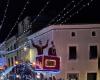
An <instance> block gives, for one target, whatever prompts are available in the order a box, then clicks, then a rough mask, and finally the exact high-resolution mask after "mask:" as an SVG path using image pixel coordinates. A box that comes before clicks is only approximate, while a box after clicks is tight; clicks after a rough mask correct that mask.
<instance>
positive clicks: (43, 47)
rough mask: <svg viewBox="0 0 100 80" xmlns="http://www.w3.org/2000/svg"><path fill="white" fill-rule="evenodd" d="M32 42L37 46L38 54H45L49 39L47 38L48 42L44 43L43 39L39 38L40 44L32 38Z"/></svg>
mask: <svg viewBox="0 0 100 80" xmlns="http://www.w3.org/2000/svg"><path fill="white" fill-rule="evenodd" d="M31 42H32V45H33V47H35V48H37V52H38V55H43V50H44V49H45V48H46V47H48V42H49V40H47V42H46V44H45V45H42V41H41V40H39V45H36V44H35V43H34V42H33V40H31Z"/></svg>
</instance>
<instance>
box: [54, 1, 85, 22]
mask: <svg viewBox="0 0 100 80" xmlns="http://www.w3.org/2000/svg"><path fill="white" fill-rule="evenodd" d="M82 1H84V0H80V1H79V2H78V3H77V4H76V5H75V4H74V5H73V7H72V8H71V9H70V10H68V11H67V12H66V13H64V14H63V16H62V17H60V20H62V19H64V17H65V16H66V15H68V14H69V13H70V12H71V11H72V10H74V9H75V8H76V7H77V6H79V5H80V4H81V2H82ZM69 17H72V16H69ZM56 23H58V21H56V22H55V23H54V24H56Z"/></svg>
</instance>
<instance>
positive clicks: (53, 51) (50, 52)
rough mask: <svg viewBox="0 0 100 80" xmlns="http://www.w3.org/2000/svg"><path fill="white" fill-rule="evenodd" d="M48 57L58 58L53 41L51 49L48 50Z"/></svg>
mask: <svg viewBox="0 0 100 80" xmlns="http://www.w3.org/2000/svg"><path fill="white" fill-rule="evenodd" d="M48 55H50V56H56V49H55V45H54V42H53V41H51V47H50V48H49V50H48Z"/></svg>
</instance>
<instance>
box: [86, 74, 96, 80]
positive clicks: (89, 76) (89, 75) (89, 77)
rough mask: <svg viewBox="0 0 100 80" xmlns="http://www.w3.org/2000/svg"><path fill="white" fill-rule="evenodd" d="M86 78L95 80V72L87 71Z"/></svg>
mask: <svg viewBox="0 0 100 80" xmlns="http://www.w3.org/2000/svg"><path fill="white" fill-rule="evenodd" d="M87 80H97V73H87Z"/></svg>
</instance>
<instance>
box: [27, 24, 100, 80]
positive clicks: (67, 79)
mask: <svg viewBox="0 0 100 80" xmlns="http://www.w3.org/2000/svg"><path fill="white" fill-rule="evenodd" d="M99 34H100V24H83V25H51V26H49V27H47V28H44V29H42V30H41V31H39V32H36V33H34V34H33V35H31V36H29V37H28V39H32V40H33V41H34V42H35V43H36V44H38V41H39V40H41V41H42V42H43V44H45V42H46V41H47V40H49V46H48V47H47V48H46V49H45V50H44V55H48V49H49V47H50V46H51V44H50V42H51V41H53V42H54V44H55V47H56V52H57V56H60V57H61V63H60V73H59V74H57V75H56V78H63V79H64V80H100V35H99Z"/></svg>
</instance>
